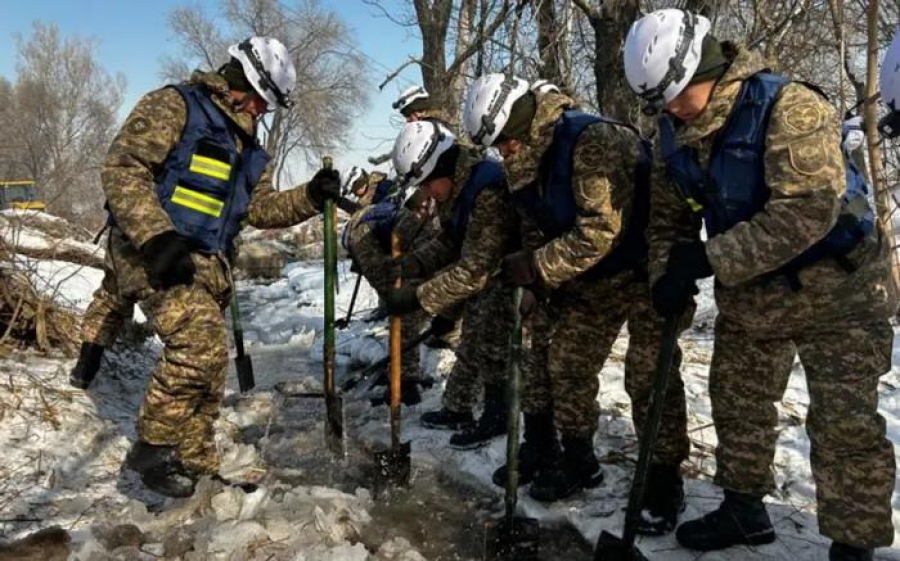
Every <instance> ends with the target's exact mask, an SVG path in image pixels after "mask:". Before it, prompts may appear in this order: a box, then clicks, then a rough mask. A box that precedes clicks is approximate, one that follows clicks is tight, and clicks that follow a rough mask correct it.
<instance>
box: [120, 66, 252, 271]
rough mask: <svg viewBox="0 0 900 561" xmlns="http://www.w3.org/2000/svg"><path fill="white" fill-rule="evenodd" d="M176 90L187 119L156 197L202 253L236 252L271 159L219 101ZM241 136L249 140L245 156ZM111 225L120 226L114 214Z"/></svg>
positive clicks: (197, 89) (186, 87) (182, 87)
mask: <svg viewBox="0 0 900 561" xmlns="http://www.w3.org/2000/svg"><path fill="white" fill-rule="evenodd" d="M170 87H172V88H174V89H175V90H176V91H177V92H178V93H179V94H181V97H182V98H184V102H185V106H186V108H187V121H186V123H185V125H184V130H183V132H182V134H181V140H179V141H178V144H177V145H176V146H175V148H173V149H172V151H171V152H169V155H168V156H167V157H166V160H165V162H164V163H163V166H162V172H161V173H160V174H159V175H158V176H157V177H156V179H155V183H156V194H157V196H158V197H159V202H160V204H161V205H162V207H163V209H164V210H165V211H166V213H167V214H168V215H169V218H171V220H172V223H173V224H174V226H175V229H176V230H177V231H178V233H179V234H182V235H184V236H186V237H188V238H191V239H192V240H193V241H194V242H195V243H196V248H197V250H198V251H200V252H203V253H210V254H212V253H217V252H219V251H222V252H225V253H227V254H231V252H232V251H233V245H232V243H233V242H234V238H235V237H236V236H237V235H238V233H239V232H240V230H241V223H242V222H243V220H244V219H245V218H246V217H247V214H248V208H249V205H250V196H251V194H252V192H253V189H254V187H255V186H256V184H257V183H258V182H259V180H260V178H261V177H262V174H263V171H265V169H266V165H267V164H268V163H269V155H268V154H267V153H266V151H265V150H264V149H263V148H262V147H260V146H259V144H258V143H257V142H256V140H255V139H253V138H250V137H249V136H248V135H247V134H246V133H245V132H244V131H243V130H241V129H240V128H239V127H238V126H237V124H235V123H234V122H233V121H232V120H231V119H230V118H229V117H228V116H227V115H226V114H225V113H224V112H223V111H222V109H220V108H219V107H218V106H217V105H216V104H215V103H213V101H212V98H211V97H210V94H209V92H208V90H206V89H205V88H203V87H202V86H197V85H191V84H178V85H174V86H170ZM235 136H240V137H241V139H242V141H243V144H244V149H243V150H242V151H241V152H238V149H237V145H236V144H235V140H234V138H235ZM110 222H111V223H115V222H114V217H112V215H110Z"/></svg>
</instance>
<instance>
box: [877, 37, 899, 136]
mask: <svg viewBox="0 0 900 561" xmlns="http://www.w3.org/2000/svg"><path fill="white" fill-rule="evenodd" d="M878 81H879V88H880V89H881V100H882V101H883V102H884V104H885V105H886V106H887V108H888V110H889V111H890V113H888V114H887V115H886V116H885V117H883V118H882V119H881V122H879V123H878V129H879V130H880V131H881V134H883V135H885V136H887V137H889V138H893V137H895V136H897V135H898V134H900V119H898V116H900V29H898V30H897V32H896V33H894V39H893V40H892V41H891V46H890V47H888V50H887V53H885V55H884V60H883V61H881V75H880V76H879V80H878Z"/></svg>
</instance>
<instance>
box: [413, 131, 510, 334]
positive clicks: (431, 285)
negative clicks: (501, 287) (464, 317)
mask: <svg viewBox="0 0 900 561" xmlns="http://www.w3.org/2000/svg"><path fill="white" fill-rule="evenodd" d="M479 161H481V158H480V157H479V156H478V154H477V153H476V152H475V151H474V150H472V149H470V148H462V149H461V151H460V157H459V162H458V163H457V165H456V175H455V176H454V178H453V192H452V195H451V197H450V199H449V200H448V201H446V202H444V203H440V204H439V206H438V213H439V218H440V222H441V224H442V225H443V226H442V229H441V232H440V233H439V234H438V235H437V236H436V237H435V238H434V239H432V240H431V241H430V242H429V243H427V244H425V245H424V246H423V247H421V248H419V249H418V250H416V251H415V252H414V253H413V256H414V257H415V258H416V259H418V260H419V262H420V263H421V264H422V266H423V268H424V269H425V270H426V271H427V272H428V273H429V274H430V273H432V272H434V271H437V270H439V269H441V268H442V267H446V268H444V269H443V270H441V271H440V272H439V273H438V274H437V275H435V276H434V277H433V278H431V279H429V280H428V281H426V282H424V283H423V284H422V285H421V286H419V288H418V290H417V291H416V292H417V294H418V297H419V302H421V304H422V307H423V308H424V309H425V310H426V311H427V312H428V313H430V314H432V315H444V316H452V315H455V313H456V311H457V310H458V307H459V305H460V304H462V303H463V302H465V301H466V300H468V299H469V298H471V297H472V296H474V295H475V294H478V293H479V292H481V291H482V290H483V289H484V288H485V286H487V284H488V281H490V279H491V277H492V275H493V273H494V272H495V271H496V270H497V267H498V266H499V264H500V259H501V258H502V257H503V255H505V254H506V252H507V251H509V245H510V243H511V241H512V240H513V238H514V234H515V229H516V222H515V213H514V212H513V211H512V209H511V206H510V204H509V200H508V195H507V193H506V191H505V190H504V189H502V188H500V187H499V186H498V187H497V188H493V187H488V188H486V189H484V190H483V191H482V192H481V193H480V194H479V195H478V197H477V198H476V199H475V203H474V205H473V207H472V213H471V215H470V216H469V223H468V225H467V227H466V232H465V236H464V238H463V241H462V245H461V246H459V247H457V245H456V244H455V243H454V242H453V240H452V239H451V236H450V233H449V231H448V229H447V225H448V224H449V223H450V222H451V219H452V216H453V209H454V206H455V204H456V201H457V199H458V198H459V194H460V192H461V191H462V188H463V186H464V185H465V184H466V182H467V181H468V180H469V176H470V175H471V173H472V168H473V167H474V166H475V164H477V163H478V162H479ZM447 265H449V266H447Z"/></svg>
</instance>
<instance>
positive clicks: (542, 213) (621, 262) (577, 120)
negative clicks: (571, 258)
mask: <svg viewBox="0 0 900 561" xmlns="http://www.w3.org/2000/svg"><path fill="white" fill-rule="evenodd" d="M595 124H600V125H613V126H623V127H627V128H628V129H629V130H631V131H633V132H634V134H635V140H636V142H635V149H636V150H639V151H640V155H639V157H638V164H637V166H636V167H635V170H634V198H633V203H632V215H631V216H630V217H629V220H628V221H627V223H628V230H627V231H625V232H623V235H622V236H621V238H620V239H619V240H618V242H617V243H616V246H615V247H614V248H613V249H612V251H611V252H610V253H609V254H608V255H607V256H606V257H604V258H603V259H602V260H601V261H600V262H599V263H597V265H595V266H594V267H593V268H592V269H591V270H590V271H586V272H585V273H582V275H581V277H582V278H586V279H589V280H590V279H595V278H600V277H604V276H612V275H615V274H617V273H620V272H623V271H625V270H629V269H638V270H641V271H644V270H645V268H646V259H647V243H646V240H645V239H644V231H645V230H646V228H647V221H648V216H649V206H650V203H649V201H650V168H651V161H652V150H651V148H650V144H649V142H647V141H646V140H645V139H643V138H641V136H640V135H639V134H638V132H637V131H636V130H635V129H634V128H633V127H631V126H629V125H625V124H623V123H620V122H618V121H614V120H612V119H608V118H606V117H600V116H597V115H590V114H587V113H583V112H581V111H565V112H564V113H563V114H562V116H561V117H560V118H559V120H557V122H556V126H555V127H554V129H553V141H552V143H551V144H550V147H549V148H548V149H547V151H546V152H545V153H544V155H543V157H542V158H541V165H540V168H539V171H538V176H539V177H540V178H541V181H540V182H534V183H533V184H531V185H529V186H527V187H525V188H523V189H520V190H518V191H516V192H515V193H513V202H514V204H515V205H516V206H517V207H518V208H519V209H520V210H522V212H524V213H525V214H526V215H528V216H529V217H530V218H532V219H533V220H534V221H535V222H536V223H537V225H538V227H539V228H540V229H541V231H542V232H543V233H544V235H546V236H547V237H549V238H558V237H560V236H562V235H563V234H565V233H566V232H568V231H570V230H571V229H572V228H574V227H575V221H576V219H577V216H578V209H577V207H576V204H575V195H574V193H573V190H572V179H573V177H572V176H573V168H574V156H575V148H576V146H577V144H578V139H579V138H580V136H581V134H582V133H583V132H584V131H585V130H586V129H587V127H588V126H590V125H595Z"/></svg>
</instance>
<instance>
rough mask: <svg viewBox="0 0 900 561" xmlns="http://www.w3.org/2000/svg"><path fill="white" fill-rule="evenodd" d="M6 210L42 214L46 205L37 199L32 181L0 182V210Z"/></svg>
mask: <svg viewBox="0 0 900 561" xmlns="http://www.w3.org/2000/svg"><path fill="white" fill-rule="evenodd" d="M8 208H15V209H22V210H36V211H40V212H44V211H45V210H46V205H45V204H44V201H42V200H40V199H38V196H37V191H36V190H35V188H34V181H28V180H24V181H0V210H6V209H8Z"/></svg>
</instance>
